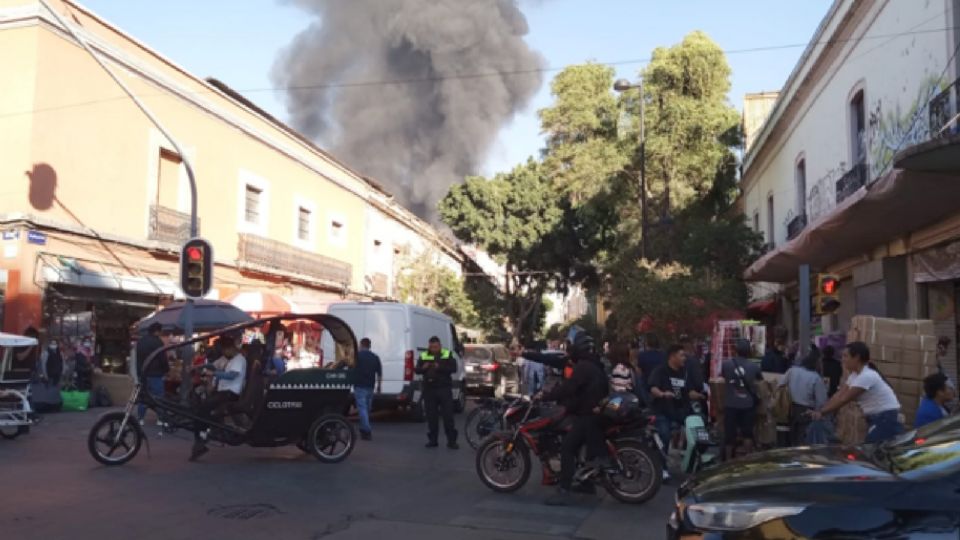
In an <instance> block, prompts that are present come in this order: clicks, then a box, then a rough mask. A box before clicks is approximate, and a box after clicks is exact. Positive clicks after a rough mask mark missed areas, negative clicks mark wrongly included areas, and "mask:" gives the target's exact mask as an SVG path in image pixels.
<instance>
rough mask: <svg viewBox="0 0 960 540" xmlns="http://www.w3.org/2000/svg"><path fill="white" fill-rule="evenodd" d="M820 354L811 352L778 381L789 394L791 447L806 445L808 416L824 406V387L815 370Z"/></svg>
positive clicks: (815, 351)
mask: <svg viewBox="0 0 960 540" xmlns="http://www.w3.org/2000/svg"><path fill="white" fill-rule="evenodd" d="M819 361H820V353H819V351H817V349H813V350H811V351H810V352H809V353H808V354H807V356H806V357H804V359H803V361H802V362H801V364H800V365H799V366H793V367H791V368H790V369H789V370H787V373H786V375H784V377H783V379H781V381H780V386H781V387H784V386H785V387H786V388H787V390H788V391H789V393H790V442H791V444H792V445H794V446H798V445H803V444H807V429H808V428H809V426H810V422H811V421H812V418H811V416H810V413H811V412H813V411H816V410H820V409H821V408H822V407H823V406H824V405H825V404H826V403H827V385H826V384H825V383H824V382H823V377H822V376H821V375H820V372H819V371H817V367H818V364H819Z"/></svg>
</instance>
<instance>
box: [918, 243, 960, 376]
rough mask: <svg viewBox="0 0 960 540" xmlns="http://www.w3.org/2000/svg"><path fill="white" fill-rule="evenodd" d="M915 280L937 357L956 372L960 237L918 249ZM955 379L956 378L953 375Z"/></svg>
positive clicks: (958, 328) (959, 304) (945, 366)
mask: <svg viewBox="0 0 960 540" xmlns="http://www.w3.org/2000/svg"><path fill="white" fill-rule="evenodd" d="M913 269H914V273H913V275H914V280H915V281H916V282H917V283H918V284H919V288H920V300H921V305H922V307H923V309H922V311H923V313H922V315H923V316H924V317H926V318H929V319H931V320H932V321H933V323H934V330H935V331H936V337H937V357H938V360H939V361H940V363H941V365H942V366H943V367H944V369H945V370H946V371H947V373H948V374H950V375H951V376H953V377H954V378H956V376H957V364H958V358H957V341H958V340H960V324H958V322H960V318H958V316H957V313H958V312H960V241H955V242H952V243H948V244H945V245H941V246H938V247H935V248H931V249H927V250H924V251H922V252H919V253H916V254H914V256H913ZM954 380H956V379H954Z"/></svg>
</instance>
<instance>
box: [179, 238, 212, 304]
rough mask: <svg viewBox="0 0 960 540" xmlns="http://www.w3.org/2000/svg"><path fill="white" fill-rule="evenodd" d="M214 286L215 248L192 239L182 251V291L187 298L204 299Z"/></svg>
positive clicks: (197, 239) (199, 240)
mask: <svg viewBox="0 0 960 540" xmlns="http://www.w3.org/2000/svg"><path fill="white" fill-rule="evenodd" d="M212 286H213V246H211V245H210V242H207V241H206V240H204V239H203V238H191V239H190V240H187V243H185V244H184V245H183V248H181V250H180V289H182V290H183V294H184V296H186V297H187V298H194V299H195V298H203V297H204V296H206V295H207V293H208V292H210V288H211V287H212Z"/></svg>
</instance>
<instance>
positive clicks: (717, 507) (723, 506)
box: [687, 503, 806, 531]
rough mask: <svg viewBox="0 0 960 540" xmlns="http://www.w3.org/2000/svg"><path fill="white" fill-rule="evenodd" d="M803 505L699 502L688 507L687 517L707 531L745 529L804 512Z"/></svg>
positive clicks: (699, 527) (804, 507) (694, 524)
mask: <svg viewBox="0 0 960 540" xmlns="http://www.w3.org/2000/svg"><path fill="white" fill-rule="evenodd" d="M805 509H806V506H801V505H765V504H759V503H716V504H713V503H698V504H692V505H690V506H689V507H688V508H687V518H689V519H690V523H692V524H693V526H694V527H696V528H698V529H703V530H706V531H743V530H746V529H751V528H753V527H756V526H757V525H760V524H762V523H766V522H768V521H771V520H774V519H779V518H783V517H788V516H795V515H797V514H799V513H800V512H803V511H804V510H805Z"/></svg>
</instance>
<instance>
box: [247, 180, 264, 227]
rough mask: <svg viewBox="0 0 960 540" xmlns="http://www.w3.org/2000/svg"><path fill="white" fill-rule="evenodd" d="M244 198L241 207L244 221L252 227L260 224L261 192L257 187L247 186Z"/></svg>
mask: <svg viewBox="0 0 960 540" xmlns="http://www.w3.org/2000/svg"><path fill="white" fill-rule="evenodd" d="M244 193H245V198H244V205H243V212H244V220H245V221H246V222H247V223H252V224H254V225H256V224H259V223H260V195H262V194H263V190H262V189H259V188H257V187H254V186H251V185H249V184H248V185H247V186H246V189H245V192H244Z"/></svg>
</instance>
